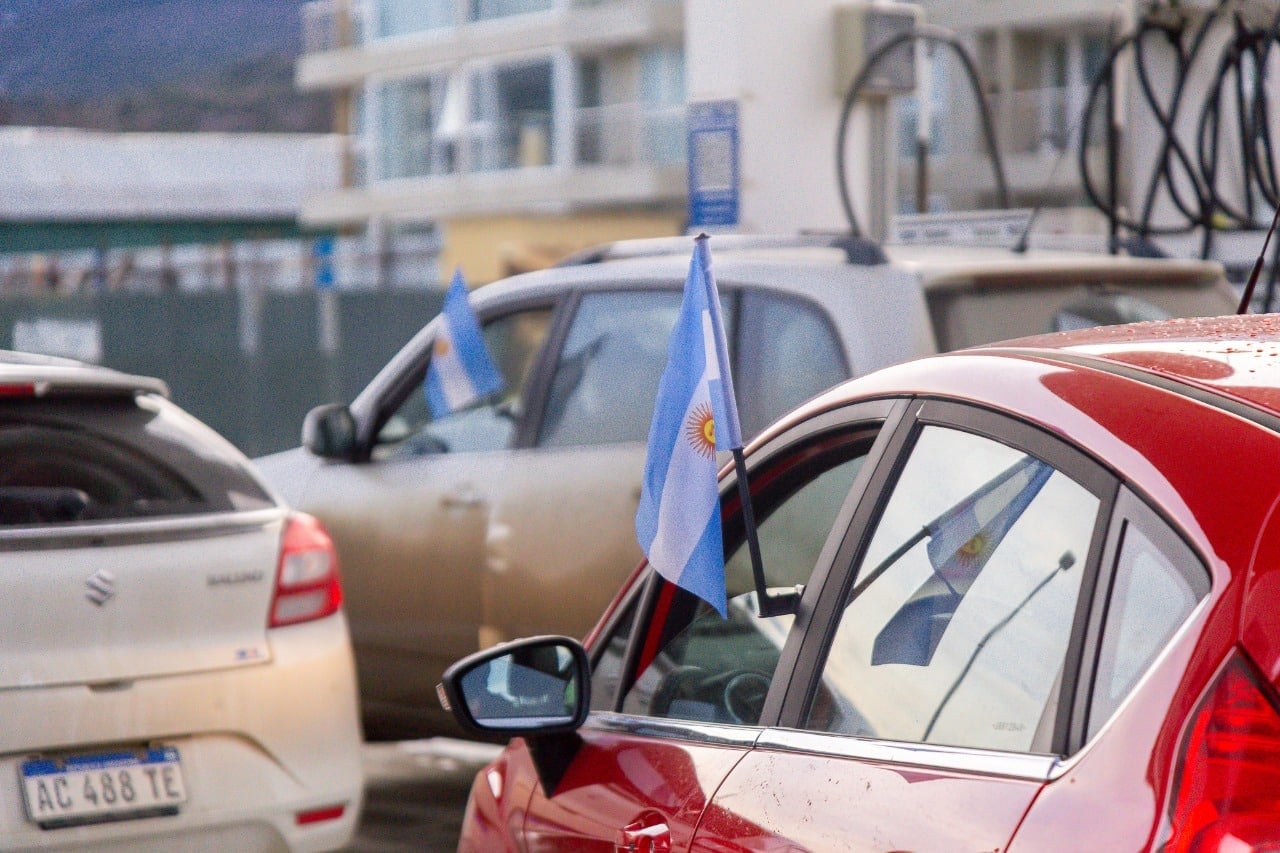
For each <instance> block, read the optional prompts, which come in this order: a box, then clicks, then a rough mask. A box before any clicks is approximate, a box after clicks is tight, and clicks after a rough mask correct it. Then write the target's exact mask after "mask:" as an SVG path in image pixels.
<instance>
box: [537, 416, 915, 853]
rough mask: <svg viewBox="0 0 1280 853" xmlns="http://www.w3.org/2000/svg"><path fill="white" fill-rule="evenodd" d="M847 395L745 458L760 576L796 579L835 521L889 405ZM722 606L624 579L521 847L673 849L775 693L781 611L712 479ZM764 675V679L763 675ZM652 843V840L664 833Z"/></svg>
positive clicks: (779, 686) (784, 630)
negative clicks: (764, 588) (575, 722)
mask: <svg viewBox="0 0 1280 853" xmlns="http://www.w3.org/2000/svg"><path fill="white" fill-rule="evenodd" d="M895 412H896V410H895V409H894V407H893V406H892V405H891V404H889V403H875V404H869V405H865V406H863V407H860V408H859V411H858V417H857V419H856V421H855V422H850V421H849V420H845V421H844V422H843V423H842V424H841V426H840V428H839V429H837V430H834V431H833V430H832V429H831V422H830V419H826V420H822V419H819V422H818V423H816V424H812V425H810V426H808V427H806V428H805V429H803V430H797V431H794V432H792V433H789V434H787V435H786V436H785V438H784V439H780V440H778V441H775V442H771V443H770V445H769V446H768V447H767V448H765V449H764V450H763V451H761V453H758V454H756V455H755V457H754V458H755V459H757V460H760V461H758V462H757V463H755V464H753V467H752V477H751V482H752V484H753V485H752V490H753V505H754V507H755V510H756V514H757V517H758V518H759V539H760V546H761V551H762V554H763V562H764V567H765V573H766V577H767V579H768V583H769V585H770V586H771V587H776V588H778V589H790V590H794V589H795V588H796V587H797V585H799V586H803V585H804V584H806V583H807V582H808V579H809V577H810V575H811V574H812V573H813V572H814V568H815V566H819V565H821V564H822V561H823V560H824V559H829V557H828V556H827V555H828V553H829V552H830V551H831V549H832V547H833V544H838V542H839V537H838V536H837V537H836V538H835V539H834V540H832V539H831V531H832V530H833V529H835V530H840V531H842V530H843V529H844V527H845V526H846V525H847V523H848V519H847V517H842V514H843V513H846V512H848V510H847V507H848V506H850V505H852V504H851V502H850V501H849V500H848V496H849V495H850V494H851V493H852V492H856V491H857V490H858V489H859V488H860V484H861V483H862V482H863V475H862V472H863V471H864V470H865V469H866V468H867V460H868V459H869V458H873V457H874V456H875V455H876V454H877V453H881V452H883V444H882V443H880V442H878V441H877V439H878V437H879V436H880V435H882V434H884V431H883V430H882V424H883V423H884V422H885V420H886V419H887V418H890V417H891V416H893V415H894V414H895ZM726 488H727V489H728V492H727V493H728V494H729V495H730V497H729V498H727V499H726V504H725V506H726V519H727V523H726V526H725V550H726V554H727V561H726V586H727V589H726V591H727V594H728V602H729V603H728V617H727V618H721V616H720V615H719V614H718V613H716V612H715V611H714V610H712V609H711V608H710V606H709V605H707V604H705V603H704V602H701V601H699V600H698V599H696V598H694V597H693V596H692V595H690V594H689V593H687V592H684V591H683V590H680V589H679V588H677V587H675V586H673V585H671V584H669V583H667V582H665V581H663V580H661V579H660V578H658V577H657V576H656V575H653V576H651V577H650V578H649V580H648V582H647V583H645V584H642V585H640V586H639V587H637V588H636V589H635V596H634V598H633V599H632V600H631V601H630V602H627V603H626V604H625V606H624V607H622V608H620V609H619V611H618V612H619V613H621V614H622V618H619V619H618V620H617V621H616V622H615V624H614V625H613V626H612V627H611V628H610V630H609V631H608V632H607V633H606V634H605V635H603V636H602V637H601V638H600V640H599V641H598V642H596V643H595V644H594V646H593V653H594V655H595V661H594V666H593V682H592V707H593V709H595V710H593V712H592V714H591V716H590V718H589V719H588V722H587V723H586V725H584V726H583V727H582V728H581V729H579V731H578V736H579V737H580V739H581V741H580V746H579V748H578V750H577V752H576V754H574V756H573V757H572V760H571V761H570V762H569V763H568V764H567V767H566V769H565V773H564V775H563V778H562V779H561V780H560V781H559V783H558V784H557V785H556V786H555V787H554V788H553V789H552V790H551V791H550V793H548V792H547V791H544V790H542V789H540V788H535V790H533V792H532V795H531V797H530V800H529V804H528V807H527V811H526V815H525V817H524V820H523V837H524V841H525V845H526V848H527V849H529V850H531V851H552V850H563V849H577V850H607V851H613V850H615V849H628V848H631V845H635V847H634V848H631V849H653V850H660V849H676V850H679V849H685V848H686V847H687V846H688V845H689V843H690V842H691V840H692V838H693V834H694V830H695V828H696V826H697V823H698V821H699V820H700V819H701V816H702V813H703V810H704V809H705V808H706V806H707V804H708V803H709V802H710V801H711V798H712V797H713V795H714V794H715V791H716V788H717V786H718V785H719V783H720V780H722V779H723V778H724V777H725V775H726V774H727V773H729V771H730V770H731V769H732V768H733V766H734V765H735V764H737V762H738V761H740V760H741V759H742V758H743V756H745V755H747V754H749V752H750V750H751V747H752V745H753V744H754V743H755V741H756V739H757V738H758V737H759V736H760V734H761V733H762V732H763V731H764V730H765V729H764V724H765V723H766V722H768V721H769V720H770V719H772V718H773V717H774V716H775V715H776V713H777V709H778V707H779V704H780V700H781V696H782V690H783V688H785V686H786V682H787V679H786V674H785V671H784V670H780V669H779V668H778V662H779V660H780V658H781V656H782V655H783V654H784V652H783V650H784V648H786V646H787V644H788V638H789V637H791V636H792V633H791V628H792V625H793V623H794V621H795V618H794V616H793V615H791V614H789V613H784V614H782V615H776V616H769V617H763V616H761V615H759V608H758V605H757V601H758V598H757V593H756V591H755V587H754V582H753V579H752V569H751V565H750V559H749V556H748V553H747V552H748V549H747V548H745V547H743V539H744V536H743V532H742V525H741V522H740V520H739V518H740V517H739V515H738V513H737V501H736V497H735V496H736V491H734V490H733V486H732V484H726ZM775 685H776V686H775ZM664 845H665V846H664Z"/></svg>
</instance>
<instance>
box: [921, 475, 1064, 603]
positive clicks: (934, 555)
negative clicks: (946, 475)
mask: <svg viewBox="0 0 1280 853" xmlns="http://www.w3.org/2000/svg"><path fill="white" fill-rule="evenodd" d="M1051 474H1053V469H1052V468H1050V467H1049V466H1048V465H1046V464H1045V463H1043V462H1041V461H1040V460H1039V459H1036V458H1035V457H1032V456H1024V457H1023V458H1022V459H1020V460H1018V461H1017V462H1015V463H1014V464H1013V465H1010V466H1009V467H1008V468H1006V469H1005V470H1004V471H1002V472H1001V473H999V474H997V475H996V476H995V477H993V478H992V479H991V480H990V481H988V482H987V483H986V484H985V485H983V486H982V487H981V488H979V489H978V490H977V491H975V492H973V493H972V494H971V495H969V496H968V497H966V498H965V499H964V500H962V501H961V502H960V503H958V504H956V505H955V506H953V507H952V508H951V509H949V510H947V511H946V512H944V513H943V514H942V515H940V516H938V517H937V518H935V519H934V520H933V521H932V522H930V523H929V524H927V525H925V530H926V532H928V534H929V537H930V538H929V544H928V546H927V548H928V552H929V562H930V563H932V564H933V568H934V571H936V572H937V573H938V576H939V577H940V578H941V579H942V581H943V582H944V583H946V584H947V586H948V587H951V588H953V589H954V588H961V591H964V590H968V588H969V585H970V584H971V583H973V580H974V578H976V577H977V576H978V573H979V572H981V571H982V567H983V566H985V565H986V563H987V560H988V559H989V558H990V557H991V554H992V553H993V552H994V551H995V550H996V546H998V545H999V544H1000V542H1001V540H1002V539H1004V536H1005V534H1006V533H1008V532H1009V528H1011V527H1013V523H1014V522H1015V521H1017V520H1018V519H1019V518H1020V517H1021V516H1022V513H1023V512H1025V511H1026V509H1027V507H1028V506H1029V505H1030V504H1031V501H1032V500H1034V499H1035V496H1036V495H1037V494H1039V493H1040V487H1041V486H1043V485H1044V484H1045V481H1046V480H1048V479H1049V476H1050V475H1051Z"/></svg>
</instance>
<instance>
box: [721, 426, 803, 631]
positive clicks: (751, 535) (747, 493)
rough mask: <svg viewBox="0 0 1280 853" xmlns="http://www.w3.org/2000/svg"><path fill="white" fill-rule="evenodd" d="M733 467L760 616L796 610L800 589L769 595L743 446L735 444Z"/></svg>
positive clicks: (778, 614)
mask: <svg viewBox="0 0 1280 853" xmlns="http://www.w3.org/2000/svg"><path fill="white" fill-rule="evenodd" d="M733 467H734V470H735V471H737V474H738V497H739V499H740V500H741V503H742V526H743V528H744V529H745V530H746V534H747V551H748V552H749V553H750V554H751V575H752V577H753V578H754V579H755V583H756V599H757V606H758V609H759V611H760V615H761V616H781V615H783V614H784V613H795V612H796V603H797V601H798V599H799V595H798V593H797V592H794V591H793V592H783V593H780V594H778V595H776V596H775V595H770V594H769V587H768V585H767V584H766V582H765V579H764V560H763V559H762V558H761V556H760V536H759V534H758V533H757V531H756V514H755V510H754V509H753V507H752V504H751V485H750V484H749V483H748V482H747V460H746V457H745V456H743V454H742V448H741V447H735V448H733Z"/></svg>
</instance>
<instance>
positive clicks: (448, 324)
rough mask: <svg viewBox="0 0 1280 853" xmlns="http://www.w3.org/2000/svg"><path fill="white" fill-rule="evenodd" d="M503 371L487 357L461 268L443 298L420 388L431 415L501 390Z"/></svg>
mask: <svg viewBox="0 0 1280 853" xmlns="http://www.w3.org/2000/svg"><path fill="white" fill-rule="evenodd" d="M502 386H503V382H502V374H500V373H499V372H498V368H497V367H496V366H494V363H493V359H492V358H491V357H490V356H489V348H488V347H486V346H485V344H484V335H483V334H482V333H481V331H480V322H479V321H478V320H477V319H476V315H475V312H474V311H472V310H471V303H470V302H469V301H468V300H467V285H466V283H465V282H464V281H463V280H462V270H455V271H454V273H453V282H452V283H451V284H450V285H449V290H448V291H447V292H446V293H445V297H444V310H443V311H441V313H440V323H439V328H438V329H437V331H436V337H435V341H434V342H433V343H432V344H431V362H430V364H429V365H428V366H427V380H426V382H425V383H424V385H423V390H424V391H425V392H426V395H427V403H428V405H430V406H431V415H432V417H436V418H440V417H444V416H445V415H447V414H449V413H450V412H456V411H457V410H458V409H462V408H465V407H466V406H469V405H471V404H472V403H474V402H475V401H476V400H479V399H481V398H482V397H486V396H488V395H489V394H492V393H494V392H495V391H501V390H502Z"/></svg>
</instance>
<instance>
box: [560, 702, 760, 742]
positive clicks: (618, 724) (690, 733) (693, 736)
mask: <svg viewBox="0 0 1280 853" xmlns="http://www.w3.org/2000/svg"><path fill="white" fill-rule="evenodd" d="M583 728H588V729H592V730H594V731H600V732H609V733H613V734H622V735H634V736H636V737H653V738H672V739H679V740H683V741H690V742H692V743H697V744H702V745H704V746H733V747H739V748H742V749H750V748H751V747H752V746H754V745H755V743H756V741H757V739H758V738H759V737H760V734H761V731H762V730H761V729H759V728H755V727H752V726H727V725H724V724H722V723H699V722H697V721H694V720H666V719H662V718H661V717H637V716H634V715H632V714H616V713H614V712H612V711H592V712H591V714H590V715H589V716H588V717H587V722H586V723H585V725H584V726H583Z"/></svg>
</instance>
